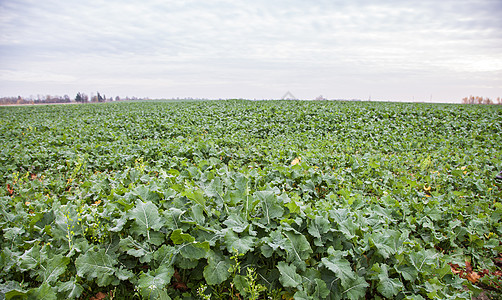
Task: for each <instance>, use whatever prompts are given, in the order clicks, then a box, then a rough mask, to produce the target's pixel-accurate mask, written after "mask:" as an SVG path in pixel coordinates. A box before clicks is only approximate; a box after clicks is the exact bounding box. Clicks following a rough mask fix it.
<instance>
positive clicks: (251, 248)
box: [0, 100, 502, 300]
mask: <svg viewBox="0 0 502 300" xmlns="http://www.w3.org/2000/svg"><path fill="white" fill-rule="evenodd" d="M501 133H502V107H501V106H495V105H490V106H488V105H487V106H482V105H479V106H478V105H447V104H424V103H379V102H342V101H331V102H330V101H319V102H310V101H245V100H232V101H200V102H168V101H151V102H129V103H104V104H84V105H61V106H59V105H52V106H21V107H0V141H1V143H0V175H1V176H0V180H1V182H0V187H1V188H0V215H1V217H0V229H1V231H0V249H1V250H0V251H1V252H0V299H3V298H6V299H25V298H30V299H42V298H43V299H76V298H80V299H91V297H102V296H104V295H105V294H106V296H107V299H293V298H294V299H417V300H418V299H471V297H473V296H474V297H475V296H477V295H478V294H479V293H480V292H483V293H484V294H486V295H491V297H493V298H494V299H496V298H497V297H500V296H501V295H502V254H501V253H502V190H501V189H502V184H500V183H497V182H496V181H495V180H494V178H495V175H496V174H497V173H498V172H500V171H502V134H501ZM96 299H97V298H96Z"/></svg>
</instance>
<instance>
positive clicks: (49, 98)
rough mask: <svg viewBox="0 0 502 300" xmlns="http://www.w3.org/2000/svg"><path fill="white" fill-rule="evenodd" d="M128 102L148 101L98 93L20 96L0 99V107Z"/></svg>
mask: <svg viewBox="0 0 502 300" xmlns="http://www.w3.org/2000/svg"><path fill="white" fill-rule="evenodd" d="M128 100H148V98H138V97H125V98H121V97H119V96H116V97H115V98H112V97H109V98H107V97H106V96H105V95H101V94H100V93H99V92H98V93H97V94H96V95H91V96H90V97H89V96H88V95H87V94H85V93H80V92H79V93H77V95H76V96H75V98H73V99H72V98H70V96H68V95H64V96H58V95H55V96H53V95H46V96H42V95H38V96H36V97H33V96H31V97H28V98H23V97H21V96H17V97H2V98H0V105H22V104H49V103H72V102H77V103H89V102H111V101H128Z"/></svg>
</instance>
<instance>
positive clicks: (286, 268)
mask: <svg viewBox="0 0 502 300" xmlns="http://www.w3.org/2000/svg"><path fill="white" fill-rule="evenodd" d="M277 269H279V272H280V274H281V276H280V277H279V281H280V282H281V284H282V286H283V287H292V288H298V287H301V284H302V277H301V276H300V274H298V273H296V266H295V265H289V264H287V263H286V262H284V261H280V262H279V263H278V264H277Z"/></svg>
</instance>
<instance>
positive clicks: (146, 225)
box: [129, 201, 163, 236]
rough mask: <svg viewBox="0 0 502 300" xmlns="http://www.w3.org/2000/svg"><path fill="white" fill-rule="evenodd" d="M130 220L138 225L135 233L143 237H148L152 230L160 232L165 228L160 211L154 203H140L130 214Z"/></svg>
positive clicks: (135, 227) (134, 229) (134, 230)
mask: <svg viewBox="0 0 502 300" xmlns="http://www.w3.org/2000/svg"><path fill="white" fill-rule="evenodd" d="M129 218H130V219H132V220H134V224H135V225H136V226H134V228H133V232H134V233H136V234H140V235H143V236H148V232H149V231H150V230H159V229H160V228H161V227H162V226H163V221H162V219H161V218H160V216H159V210H158V208H157V206H156V205H155V204H153V203H152V202H146V203H145V202H143V201H138V202H137V203H136V206H135V207H134V208H133V209H132V210H131V211H130V212H129Z"/></svg>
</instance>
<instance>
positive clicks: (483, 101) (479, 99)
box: [462, 95, 502, 105]
mask: <svg viewBox="0 0 502 300" xmlns="http://www.w3.org/2000/svg"><path fill="white" fill-rule="evenodd" d="M462 103H463V104H490V105H491V104H498V105H501V104H502V98H500V97H498V98H497V100H496V101H495V100H492V99H490V98H488V97H486V98H484V97H479V96H476V97H474V96H472V95H471V96H469V97H465V98H463V99H462Z"/></svg>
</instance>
